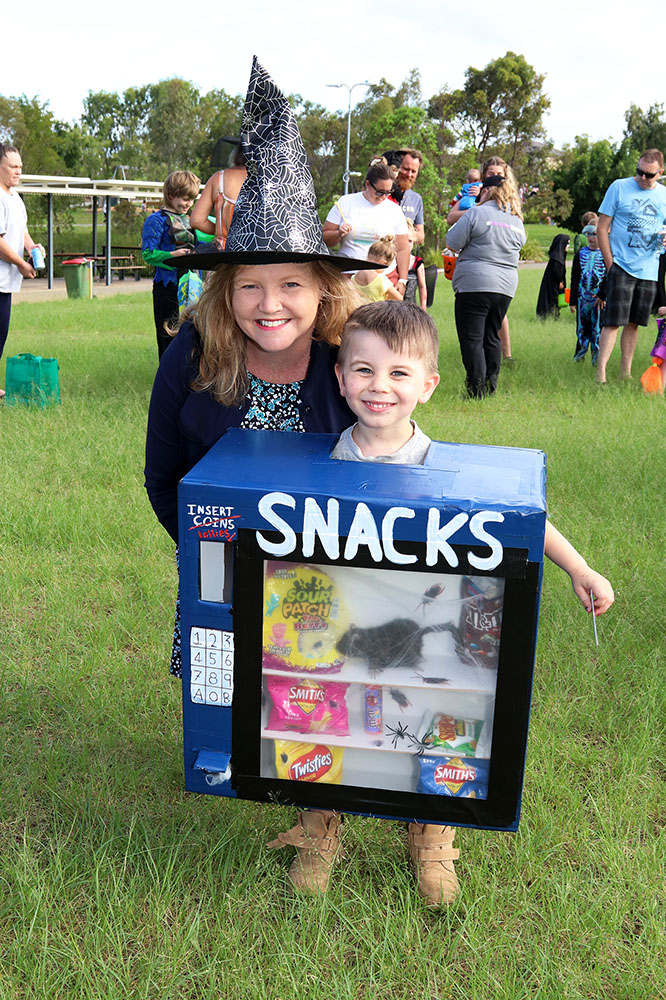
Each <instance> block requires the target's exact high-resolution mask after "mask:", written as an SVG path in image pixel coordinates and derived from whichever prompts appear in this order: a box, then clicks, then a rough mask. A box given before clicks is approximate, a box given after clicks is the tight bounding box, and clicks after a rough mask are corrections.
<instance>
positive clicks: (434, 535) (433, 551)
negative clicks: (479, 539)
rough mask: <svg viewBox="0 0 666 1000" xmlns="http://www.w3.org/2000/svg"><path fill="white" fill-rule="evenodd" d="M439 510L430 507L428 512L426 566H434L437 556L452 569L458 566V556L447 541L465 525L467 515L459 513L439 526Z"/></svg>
mask: <svg viewBox="0 0 666 1000" xmlns="http://www.w3.org/2000/svg"><path fill="white" fill-rule="evenodd" d="M439 513H440V512H439V510H438V508H437V507H431V508H430V510H429V511H428V527H427V531H426V565H427V566H435V565H436V563H437V559H438V558H439V555H440V554H441V555H443V556H444V558H445V559H446V561H447V563H448V564H449V566H452V567H453V568H454V569H455V568H456V567H457V565H458V556H457V555H456V554H455V552H454V551H453V549H452V548H451V546H450V545H449V543H448V541H447V539H449V538H450V537H451V535H455V533H456V531H457V530H458V529H459V528H462V527H463V525H464V524H466V523H467V517H468V516H467V514H464V513H462V512H461V513H460V514H456V515H455V517H452V518H451V520H450V521H447V522H446V524H443V525H442V527H441V528H440V526H439Z"/></svg>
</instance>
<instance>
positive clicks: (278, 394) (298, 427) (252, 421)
mask: <svg viewBox="0 0 666 1000" xmlns="http://www.w3.org/2000/svg"><path fill="white" fill-rule="evenodd" d="M248 377H249V379H250V391H249V393H248V396H247V398H248V400H249V402H250V409H249V410H248V411H247V413H246V414H245V416H244V417H243V420H242V422H241V427H246V428H248V429H249V430H255V431H258V430H269V431H299V432H301V433H304V432H305V426H304V424H303V421H302V419H301V415H300V413H299V411H298V403H299V396H300V392H301V386H302V384H303V383H302V382H287V383H286V385H279V384H276V383H274V382H264V380H263V379H260V378H257V377H256V375H253V374H252V373H251V372H248Z"/></svg>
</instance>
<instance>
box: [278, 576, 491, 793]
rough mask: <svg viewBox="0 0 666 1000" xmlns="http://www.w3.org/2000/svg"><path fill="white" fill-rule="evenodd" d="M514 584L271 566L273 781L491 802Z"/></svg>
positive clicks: (446, 577)
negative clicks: (501, 666)
mask: <svg viewBox="0 0 666 1000" xmlns="http://www.w3.org/2000/svg"><path fill="white" fill-rule="evenodd" d="M503 597H504V580H503V579H499V578H495V577H488V576H484V577H476V576H456V575H449V574H442V575H438V574H433V573H422V572H414V571H407V570H401V569H386V570H384V569H382V570H379V569H360V568H356V567H349V566H319V565H315V564H300V563H299V564H296V563H286V562H279V561H266V562H265V564H264V592H263V600H264V618H263V641H262V674H263V678H262V683H263V692H262V694H263V697H262V704H263V710H262V722H261V726H262V730H261V737H262V755H261V774H262V776H263V777H272V778H275V777H277V778H283V779H287V780H293V781H321V782H333V783H340V784H344V785H352V786H360V787H365V788H382V789H390V790H400V791H416V792H421V793H425V794H433V795H456V796H461V797H462V796H465V797H475V798H486V797H487V791H488V768H489V757H490V747H491V741H492V720H493V713H494V704H495V690H496V686H497V661H498V654H499V645H500V639H501V629H502V605H503Z"/></svg>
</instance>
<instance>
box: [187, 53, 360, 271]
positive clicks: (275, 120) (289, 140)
mask: <svg viewBox="0 0 666 1000" xmlns="http://www.w3.org/2000/svg"><path fill="white" fill-rule="evenodd" d="M241 145H242V147H243V155H244V156H245V166H246V168H247V179H246V180H245V182H244V183H243V186H242V187H241V189H240V192H239V194H238V199H237V201H236V206H235V208H234V214H233V217H232V220H231V225H230V227H229V233H228V235H227V242H226V249H225V250H209V249H207V250H205V251H203V252H201V253H199V252H197V253H195V254H188V255H187V256H185V257H180V258H174V259H173V261H172V265H174V266H176V267H177V268H178V269H179V270H181V269H187V270H197V269H201V270H204V271H210V270H213V269H214V268H216V267H219V266H220V265H221V264H306V263H310V262H312V261H318V260H321V261H328V262H329V263H330V264H333V266H334V267H337V268H338V269H339V270H341V271H358V270H364V269H367V268H376V267H377V264H373V263H371V262H370V261H367V260H354V259H352V258H350V257H334V256H333V255H332V254H330V253H329V250H328V247H327V246H326V244H325V243H324V238H323V235H322V227H321V222H320V220H319V216H318V214H317V199H316V195H315V189H314V183H313V181H312V175H311V173H310V170H309V168H308V163H307V155H306V152H305V147H304V145H303V140H302V139H301V135H300V132H299V131H298V125H297V124H296V119H295V118H294V114H293V111H292V110H291V106H290V104H289V101H288V100H287V98H286V97H285V96H284V94H283V93H282V91H280V90H279V89H278V88H277V87H276V85H275V83H274V81H273V80H272V79H271V77H270V76H269V75H268V73H267V72H266V70H265V69H264V68H263V66H262V65H261V63H260V62H259V60H258V59H257V57H256V56H254V58H253V60H252V73H251V75H250V84H249V87H248V91H247V96H246V98H245V108H244V109H243V122H242V126H241Z"/></svg>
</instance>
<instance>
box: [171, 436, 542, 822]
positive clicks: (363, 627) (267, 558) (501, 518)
mask: <svg viewBox="0 0 666 1000" xmlns="http://www.w3.org/2000/svg"><path fill="white" fill-rule="evenodd" d="M335 440H336V439H335V437H334V436H333V435H320V434H303V435H297V434H287V433H279V432H269V431H266V432H244V431H242V430H238V431H236V430H231V431H228V432H227V434H226V435H225V436H224V437H223V438H222V440H220V441H219V442H218V444H217V445H215V446H214V447H213V448H212V449H211V451H210V452H209V453H208V455H207V456H206V457H205V458H204V459H203V460H202V461H201V462H200V463H199V464H198V465H197V466H196V467H195V468H194V469H193V470H192V472H191V473H190V474H189V475H187V476H186V477H185V478H184V479H183V481H182V483H181V485H180V487H179V518H180V567H181V607H182V623H183V632H182V634H183V643H184V649H183V654H184V655H183V667H184V671H183V718H184V730H185V775H186V785H187V788H188V789H190V790H192V791H199V792H209V793H213V794H219V795H234V796H239V797H241V798H253V799H260V800H266V801H269V800H270V801H275V800H277V801H281V802H286V803H298V804H299V805H305V806H314V807H319V808H329V809H331V808H332V809H336V810H348V811H353V812H367V813H372V814H374V815H380V816H388V817H403V818H407V819H414V818H418V819H420V820H421V821H423V820H425V821H428V820H430V821H431V822H437V823H454V824H462V825H467V826H478V827H489V828H495V829H504V830H510V829H515V828H516V826H517V823H518V815H519V807H520V794H521V787H522V771H523V765H524V756H525V746H526V739H527V723H528V716H529V702H530V691H531V680H532V669H533V662H534V651H535V644H536V629H537V613H538V602H539V588H540V581H541V571H542V560H543V538H544V528H545V458H544V456H543V454H542V453H541V452H534V451H528V450H523V449H512V448H490V447H480V446H470V445H457V444H442V443H439V442H433V444H432V446H431V448H430V452H429V454H428V457H427V459H426V462H425V464H424V465H422V466H390V465H365V464H361V463H353V462H338V461H335V460H333V459H331V458H330V457H329V456H330V451H331V449H332V447H333V445H334V443H335Z"/></svg>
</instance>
